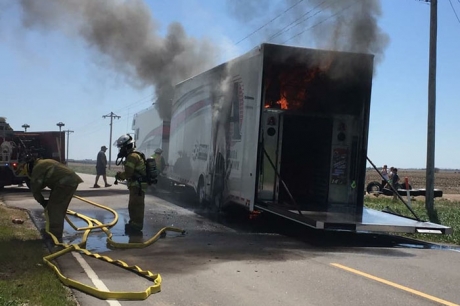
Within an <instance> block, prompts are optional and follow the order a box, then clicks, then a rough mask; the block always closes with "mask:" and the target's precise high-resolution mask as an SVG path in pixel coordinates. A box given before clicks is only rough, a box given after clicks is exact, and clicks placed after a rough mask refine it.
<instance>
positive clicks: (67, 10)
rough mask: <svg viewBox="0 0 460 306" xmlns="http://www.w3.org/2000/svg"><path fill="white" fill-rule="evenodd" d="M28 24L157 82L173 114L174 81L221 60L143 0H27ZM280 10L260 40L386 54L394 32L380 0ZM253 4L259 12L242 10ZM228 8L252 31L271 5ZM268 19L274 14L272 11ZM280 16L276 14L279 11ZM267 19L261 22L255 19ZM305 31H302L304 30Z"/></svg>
mask: <svg viewBox="0 0 460 306" xmlns="http://www.w3.org/2000/svg"><path fill="white" fill-rule="evenodd" d="M18 3H20V5H21V8H22V12H23V15H22V24H23V26H24V27H25V28H34V29H35V28H36V29H41V30H45V31H61V32H62V33H64V34H65V35H73V36H76V37H80V38H81V39H83V41H84V42H85V43H86V44H87V45H88V46H89V47H90V48H92V49H94V50H96V51H97V52H96V53H97V54H99V56H102V59H103V60H102V62H103V63H104V65H107V63H108V66H109V67H110V68H111V69H113V70H114V71H116V72H118V73H121V74H122V75H123V76H125V77H126V80H127V81H128V82H130V83H131V84H133V85H134V86H141V87H152V88H153V89H154V91H155V99H154V101H153V102H156V108H157V110H158V112H159V115H160V117H161V118H163V119H166V120H168V119H170V115H171V100H172V98H173V97H172V94H173V87H174V85H175V84H177V83H178V82H180V81H183V80H185V79H186V78H189V77H191V76H193V75H195V74H197V73H200V72H202V71H204V70H206V69H209V68H211V67H212V66H213V65H215V64H216V63H215V61H216V60H217V58H218V54H219V52H220V50H219V47H218V45H217V44H215V43H213V42H211V41H209V40H206V39H196V38H193V37H190V36H188V35H187V33H186V31H185V29H184V28H183V27H182V25H181V24H180V23H177V22H176V23H172V24H170V25H168V30H167V33H166V34H165V35H164V36H162V35H160V34H159V32H160V26H159V24H158V23H157V21H156V20H155V18H154V16H153V15H152V14H151V11H150V8H149V7H148V6H147V5H146V3H145V2H144V1H143V0H129V1H124V0H111V1H109V0H100V1H99V0H98V1H94V0H41V1H34V0H20V2H18ZM268 5H269V6H274V5H277V6H278V7H276V8H273V7H272V9H273V10H274V11H275V12H279V17H278V18H275V19H274V20H272V21H273V22H269V23H267V26H265V27H263V29H262V30H261V31H258V33H257V35H251V37H250V39H251V41H252V42H254V43H253V45H254V46H255V45H257V44H260V43H262V42H273V43H281V44H293V45H296V44H298V45H302V46H306V47H317V48H323V49H329V50H337V51H352V52H364V53H372V54H374V55H375V56H376V62H377V63H378V62H379V61H381V60H382V58H383V53H384V50H385V48H386V46H387V45H388V41H389V38H388V36H387V35H386V34H385V33H383V32H382V31H381V29H380V28H379V27H378V24H377V18H378V17H379V16H380V14H381V11H380V2H379V1H378V0H361V1H357V0H340V1H337V0H309V1H308V0H303V1H299V0H286V1H284V2H279V3H278V4H272V3H269V4H268ZM241 7H250V8H252V9H251V14H250V15H248V14H246V13H245V12H246V10H243V11H242V10H240V9H237V8H241ZM227 8H228V12H229V14H230V15H231V16H233V17H235V18H236V19H237V20H239V21H241V22H243V23H245V25H246V27H244V28H243V29H245V28H247V30H244V31H242V33H246V32H247V33H250V32H251V29H253V28H255V27H257V26H260V22H261V20H262V21H263V19H264V17H262V16H264V15H265V14H266V9H267V7H265V6H263V5H260V2H259V0H231V1H230V0H228V1H227ZM266 18H268V17H266ZM271 18H272V17H271ZM255 20H256V21H257V22H259V25H256V24H253V23H254V22H255ZM296 33H298V34H296Z"/></svg>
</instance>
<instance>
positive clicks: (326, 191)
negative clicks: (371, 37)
mask: <svg viewBox="0 0 460 306" xmlns="http://www.w3.org/2000/svg"><path fill="white" fill-rule="evenodd" d="M372 76H373V56H372V55H370V54H358V53H348V52H336V51H325V50H315V49H306V48H297V47H289V46H282V45H274V44H262V45H261V46H260V47H258V48H256V49H254V50H252V51H251V52H249V53H247V54H245V55H243V56H241V57H239V58H237V59H235V60H232V61H229V62H227V63H224V64H221V65H219V66H217V67H215V68H213V69H211V70H208V71H206V72H203V73H201V74H199V75H196V76H194V77H192V78H190V79H188V80H185V81H183V82H181V83H179V84H177V85H176V86H175V88H174V98H173V101H172V110H171V114H172V115H171V118H168V119H167V120H161V119H159V117H157V120H153V118H155V116H156V115H155V112H156V110H155V109H154V108H151V109H150V110H147V111H145V112H142V114H141V115H139V116H136V117H135V119H134V122H133V129H134V131H135V139H136V140H137V147H138V148H139V149H140V150H141V151H142V150H146V148H147V144H146V142H147V141H150V143H152V141H153V140H152V136H153V135H155V133H156V132H155V131H158V129H161V128H162V127H163V128H162V130H163V134H162V135H161V136H160V135H156V137H157V138H156V139H157V141H160V139H161V141H162V144H161V145H159V146H161V147H162V148H163V150H164V151H165V152H167V156H164V157H165V158H166V160H167V161H168V164H169V167H168V168H167V169H166V172H165V175H166V177H167V178H168V179H169V180H171V181H173V182H175V183H179V184H184V185H186V186H190V187H192V188H193V189H194V190H195V191H196V194H197V200H198V201H199V202H200V203H201V204H205V203H207V204H210V205H215V206H217V207H218V208H222V207H224V206H226V205H229V204H230V203H232V204H237V205H242V206H244V207H246V208H247V209H248V210H249V211H251V212H252V211H263V212H269V213H273V214H276V215H279V216H282V217H284V218H288V219H290V220H293V221H295V222H299V223H302V224H304V225H307V226H310V227H313V228H316V229H327V230H348V231H368V232H407V233H416V232H427V231H428V232H431V233H442V234H448V233H450V232H451V231H452V229H451V228H449V227H445V226H442V225H438V224H434V223H429V222H423V221H420V220H417V219H410V218H407V217H402V216H397V215H394V214H389V213H386V212H380V211H375V210H371V209H368V208H366V207H364V194H365V190H364V188H365V175H366V158H367V143H368V130H369V113H370V98H371V88H372ZM149 113H150V115H149ZM165 126H168V129H165V128H164V127H165ZM148 135H150V136H148Z"/></svg>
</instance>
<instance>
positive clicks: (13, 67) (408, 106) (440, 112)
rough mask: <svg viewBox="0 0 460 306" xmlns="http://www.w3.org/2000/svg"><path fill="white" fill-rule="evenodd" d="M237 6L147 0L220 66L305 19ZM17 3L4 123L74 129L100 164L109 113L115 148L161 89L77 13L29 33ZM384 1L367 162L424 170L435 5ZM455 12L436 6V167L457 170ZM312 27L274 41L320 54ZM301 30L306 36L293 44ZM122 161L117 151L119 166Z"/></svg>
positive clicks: (81, 150) (1, 71)
mask: <svg viewBox="0 0 460 306" xmlns="http://www.w3.org/2000/svg"><path fill="white" fill-rule="evenodd" d="M235 1H236V2H234V6H232V8H233V10H231V9H230V8H229V5H228V2H227V1H224V0H202V1H200V0H170V1H159V0H146V1H145V4H146V8H147V9H149V10H150V13H151V17H152V20H154V21H155V24H156V31H157V34H158V36H159V37H162V36H164V35H166V33H167V28H168V25H170V24H171V23H173V22H179V23H180V24H182V26H183V27H184V29H185V32H186V34H187V35H188V36H189V37H191V38H193V39H196V40H202V39H206V40H208V41H209V42H210V43H211V44H213V45H216V46H218V47H219V48H220V50H221V51H220V52H218V53H217V55H216V56H215V59H213V61H214V62H215V63H216V64H218V63H220V62H222V61H226V60H229V59H231V58H234V57H236V56H238V55H240V54H243V53H245V52H246V51H248V50H250V49H252V48H253V47H255V46H256V45H258V44H260V43H262V42H265V41H267V38H269V37H271V36H273V34H274V33H277V32H278V30H279V29H280V28H283V27H284V26H285V25H287V24H289V23H291V22H292V20H293V18H294V17H293V15H294V14H293V13H294V12H295V13H296V14H301V13H302V11H301V9H302V7H301V6H299V7H298V8H296V9H295V10H291V11H289V12H287V13H285V14H282V13H283V12H284V11H285V10H286V8H287V7H288V5H287V4H286V0H284V1H283V0H277V1H266V2H265V3H264V6H263V7H261V6H260V5H255V6H253V4H257V3H261V2H262V1H238V0H235ZM313 1H314V0H313ZM316 1H318V0H316ZM365 1H367V0H365ZM25 2H27V1H25ZM44 2H52V1H51V0H47V1H44ZM67 2H69V1H67ZM70 2H71V1H70ZM114 2H119V1H115V0H114ZM137 2H140V3H144V2H142V1H140V0H139V1H137ZM291 2H292V1H291ZM294 2H295V1H294ZM294 2H292V3H294ZM305 2H308V0H305ZM19 3H20V2H19V1H17V2H16V1H8V0H1V1H0V12H3V13H0V84H1V85H0V88H1V96H0V99H1V106H2V111H1V113H0V116H3V117H7V121H8V122H9V123H10V125H11V126H12V127H13V128H14V129H16V130H21V129H22V128H21V126H22V125H23V124H25V123H27V124H29V125H30V128H29V131H45V130H59V128H58V127H57V126H56V123H58V122H64V123H65V126H64V127H63V129H64V130H72V131H74V133H71V134H70V142H69V158H71V159H95V158H96V155H97V152H98V150H99V148H100V146H101V145H107V146H109V145H110V143H109V136H110V126H109V123H110V119H109V118H106V119H103V116H104V115H107V114H109V113H110V112H114V113H115V114H116V115H118V116H121V118H120V119H116V120H114V122H113V134H112V135H113V139H112V142H113V141H115V139H116V138H118V136H120V135H121V134H123V133H126V132H132V131H131V122H132V118H133V114H134V113H136V112H138V111H141V110H143V109H145V108H147V107H149V106H150V105H151V103H152V97H153V96H154V88H153V87H152V86H148V85H147V86H146V84H145V83H142V82H138V81H137V80H136V79H135V78H133V77H132V74H130V73H128V76H127V74H125V73H123V71H122V69H123V67H124V66H123V65H122V64H120V67H118V66H117V67H115V68H114V65H113V62H111V61H110V60H108V59H107V57H104V56H103V55H101V53H100V50H99V49H98V48H96V47H95V46H94V45H91V44H89V43H88V41H85V40H84V39H83V38H82V37H81V35H79V31H78V27H77V26H75V27H74V24H73V23H72V22H68V21H67V20H69V18H71V17H72V16H70V17H69V16H65V15H63V16H62V20H59V21H56V23H55V24H53V23H52V21H50V22H49V23H48V24H46V25H45V26H31V27H24V26H23V23H22V20H23V17H24V13H23V10H22V8H21V6H20V5H19ZM75 3H78V1H75ZM380 3H381V7H382V14H381V16H380V17H379V19H378V25H379V26H380V27H381V30H382V31H383V32H384V33H386V34H387V35H388V37H389V43H388V45H387V47H386V49H385V50H384V53H383V58H382V61H381V62H380V63H379V64H378V65H377V66H376V75H375V77H374V81H373V89H372V102H371V120H370V130H369V150H368V156H369V158H370V159H371V160H372V161H373V162H374V163H375V164H377V165H378V166H381V165H383V164H388V166H396V167H398V168H423V167H425V165H426V139H427V112H428V111H427V110H428V100H427V90H428V89H427V86H428V51H429V16H430V6H429V5H428V4H426V3H423V2H421V1H417V0H398V1H396V0H381V1H380ZM451 5H452V6H453V8H452V6H451ZM253 9H255V10H256V11H252V10H253ZM454 9H455V11H456V12H457V14H458V15H459V17H460V0H450V1H449V0H439V4H438V49H437V50H438V57H437V59H438V70H437V110H436V160H435V166H436V167H439V168H460V144H459V137H458V135H457V133H459V131H460V120H459V119H458V118H459V114H460V103H459V102H460V60H459V58H458V55H459V51H460V21H459V20H458V18H457V17H456V15H455V13H454ZM231 12H233V14H232V13H231ZM42 13H43V12H42ZM45 13H49V12H45ZM51 13H52V12H51ZM235 13H239V15H238V16H239V17H237V16H236V15H235ZM70 15H71V13H70ZM277 16H279V17H278V18H276V19H275V20H273V19H274V18H275V17H277ZM243 17H250V19H249V20H248V19H246V20H243ZM47 20H48V19H47ZM270 20H273V21H272V22H271V23H269V21H270ZM317 20H319V19H317ZM315 22H317V21H314V20H313V19H312V20H310V21H307V23H305V24H303V25H300V26H299V27H297V28H293V29H292V30H290V31H286V32H285V33H284V35H283V37H279V38H278V39H279V40H278V41H277V40H275V41H271V42H275V43H280V42H284V41H287V42H286V43H287V44H290V45H298V46H305V47H316V46H315V45H314V43H313V42H312V41H313V40H312V39H311V38H310V36H311V35H312V34H313V33H312V29H309V28H310V27H311V26H312V25H314V24H315ZM325 24H326V22H325ZM264 25H265V26H264ZM321 26H322V25H318V26H317V27H316V29H318V28H319V27H321ZM261 27H262V28H261ZM258 29H260V30H258ZM301 31H304V33H303V34H302V35H301V36H299V37H296V39H292V40H289V38H290V37H293V36H295V35H296V34H297V33H299V32H301ZM251 34H252V35H251ZM115 156H116V148H113V149H112V159H114V157H115Z"/></svg>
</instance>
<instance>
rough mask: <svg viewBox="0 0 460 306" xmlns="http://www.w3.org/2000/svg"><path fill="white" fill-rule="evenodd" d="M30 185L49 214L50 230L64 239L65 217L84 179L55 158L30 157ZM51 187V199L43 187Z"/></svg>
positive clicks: (58, 237)
mask: <svg viewBox="0 0 460 306" xmlns="http://www.w3.org/2000/svg"><path fill="white" fill-rule="evenodd" d="M26 167H27V172H28V175H29V177H30V186H31V190H32V194H33V196H34V198H35V200H36V201H37V202H38V203H40V204H41V205H42V206H43V208H45V212H46V213H47V214H48V221H49V224H48V225H49V231H50V232H51V234H53V235H54V236H56V238H57V239H58V240H59V241H62V234H63V231H64V218H65V215H66V213H67V208H68V207H69V204H70V201H71V200H72V197H73V195H74V193H75V190H77V187H78V185H79V184H80V183H82V182H83V180H82V179H81V178H80V177H79V176H78V175H77V174H76V173H75V172H74V171H73V170H71V169H69V168H68V167H66V166H65V165H63V164H61V163H60V162H58V161H55V160H54V159H33V158H32V159H30V160H29V161H28V163H27V164H26ZM45 187H48V188H49V189H51V192H50V196H49V199H48V200H46V199H45V198H44V197H43V194H42V189H44V188H45Z"/></svg>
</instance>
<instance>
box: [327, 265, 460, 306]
mask: <svg viewBox="0 0 460 306" xmlns="http://www.w3.org/2000/svg"><path fill="white" fill-rule="evenodd" d="M331 266H334V267H336V268H339V269H343V270H346V271H348V272H351V273H355V274H358V275H361V276H364V277H367V278H369V279H372V280H375V281H377V282H380V283H383V284H385V285H388V286H392V287H395V288H398V289H401V290H404V291H407V292H410V293H412V294H415V295H418V296H421V297H424V298H426V299H428V300H431V301H434V302H437V303H439V304H442V305H448V306H459V305H458V304H455V303H451V302H449V301H446V300H443V299H440V298H437V297H435V296H432V295H429V294H426V293H423V292H420V291H417V290H414V289H411V288H408V287H405V286H402V285H399V284H396V283H393V282H390V281H387V280H385V279H383V278H379V277H376V276H373V275H370V274H367V273H364V272H361V271H358V270H355V269H352V268H349V267H346V266H343V265H341V264H337V263H331Z"/></svg>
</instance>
